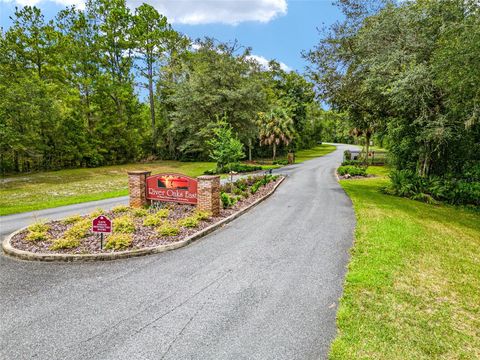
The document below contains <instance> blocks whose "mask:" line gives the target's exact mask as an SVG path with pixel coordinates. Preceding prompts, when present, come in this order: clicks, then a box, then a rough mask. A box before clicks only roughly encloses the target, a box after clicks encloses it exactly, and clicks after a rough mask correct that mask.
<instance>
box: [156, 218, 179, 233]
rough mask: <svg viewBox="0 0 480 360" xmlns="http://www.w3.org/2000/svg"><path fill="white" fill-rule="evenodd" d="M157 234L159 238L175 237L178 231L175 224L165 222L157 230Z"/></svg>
mask: <svg viewBox="0 0 480 360" xmlns="http://www.w3.org/2000/svg"><path fill="white" fill-rule="evenodd" d="M157 232H158V233H159V234H160V235H161V236H176V235H178V234H179V232H180V229H179V227H178V225H177V224H174V223H171V222H168V221H165V222H164V223H163V224H162V225H161V226H160V227H158V228H157Z"/></svg>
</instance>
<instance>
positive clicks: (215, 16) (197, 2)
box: [0, 0, 287, 25]
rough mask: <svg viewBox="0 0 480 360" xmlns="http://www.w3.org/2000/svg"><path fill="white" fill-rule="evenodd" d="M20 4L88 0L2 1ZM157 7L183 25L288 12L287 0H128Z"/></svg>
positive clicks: (235, 21)
mask: <svg viewBox="0 0 480 360" xmlns="http://www.w3.org/2000/svg"><path fill="white" fill-rule="evenodd" d="M1 1H4V2H16V3H18V4H20V5H37V4H39V3H41V2H44V1H52V2H55V3H57V4H60V5H77V6H78V7H80V8H83V7H84V2H85V0H0V2H1ZM144 2H145V3H148V4H150V5H152V6H154V7H155V8H156V9H157V10H158V11H159V12H161V13H162V14H163V15H165V16H166V17H167V18H168V20H169V22H171V23H180V24H190V25H197V24H211V23H222V24H230V25H237V24H239V23H242V22H246V21H257V22H262V23H266V22H269V21H270V20H272V19H274V18H275V17H277V16H281V15H285V14H286V13H287V0H127V4H128V5H129V6H130V7H133V8H134V7H137V6H139V5H141V4H142V3H144Z"/></svg>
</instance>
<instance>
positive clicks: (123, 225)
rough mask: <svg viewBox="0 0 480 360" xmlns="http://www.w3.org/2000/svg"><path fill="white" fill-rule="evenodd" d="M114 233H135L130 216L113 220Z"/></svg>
mask: <svg viewBox="0 0 480 360" xmlns="http://www.w3.org/2000/svg"><path fill="white" fill-rule="evenodd" d="M113 231H114V232H117V233H123V234H130V233H133V232H134V231H135V224H134V222H133V219H132V218H131V217H130V216H128V215H124V216H120V217H118V218H116V219H115V220H113Z"/></svg>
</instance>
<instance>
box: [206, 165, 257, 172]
mask: <svg viewBox="0 0 480 360" xmlns="http://www.w3.org/2000/svg"><path fill="white" fill-rule="evenodd" d="M258 170H262V167H261V166H259V165H247V164H241V163H233V164H228V165H225V166H224V167H223V168H221V169H219V168H216V169H211V170H207V171H205V173H204V174H205V175H216V174H225V173H229V172H231V171H233V172H236V173H246V172H252V171H258Z"/></svg>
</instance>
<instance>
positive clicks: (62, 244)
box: [50, 238, 80, 250]
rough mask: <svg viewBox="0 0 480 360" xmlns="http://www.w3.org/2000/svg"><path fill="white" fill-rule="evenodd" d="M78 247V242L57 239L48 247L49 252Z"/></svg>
mask: <svg viewBox="0 0 480 360" xmlns="http://www.w3.org/2000/svg"><path fill="white" fill-rule="evenodd" d="M78 246H80V241H79V240H78V239H73V238H63V239H57V240H55V241H54V242H53V244H52V245H51V246H50V250H60V249H73V248H76V247H78Z"/></svg>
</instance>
